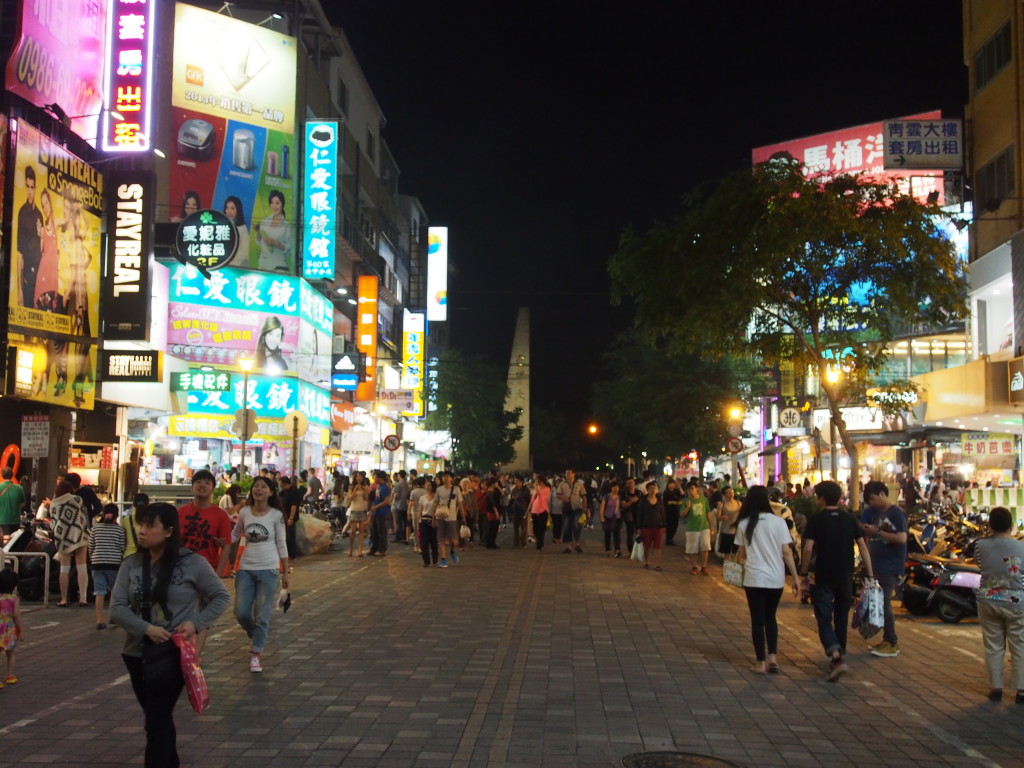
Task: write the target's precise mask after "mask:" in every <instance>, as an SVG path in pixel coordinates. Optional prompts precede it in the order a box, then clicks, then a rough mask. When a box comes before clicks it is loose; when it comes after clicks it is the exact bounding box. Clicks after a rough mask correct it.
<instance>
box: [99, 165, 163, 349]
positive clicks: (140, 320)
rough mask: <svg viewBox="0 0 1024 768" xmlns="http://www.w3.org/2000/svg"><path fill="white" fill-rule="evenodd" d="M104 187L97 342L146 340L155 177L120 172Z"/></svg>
mask: <svg viewBox="0 0 1024 768" xmlns="http://www.w3.org/2000/svg"><path fill="white" fill-rule="evenodd" d="M108 182H109V189H110V192H111V194H108V195H107V233H108V235H109V236H110V237H109V243H108V247H107V265H106V269H105V270H104V275H103V338H104V339H107V340H116V341H146V340H147V339H149V307H150V304H151V298H150V295H149V257H150V254H151V253H152V251H153V221H154V211H155V210H156V177H155V176H154V174H153V173H152V172H150V171H120V172H117V173H115V174H112V175H111V176H110V177H109V178H108Z"/></svg>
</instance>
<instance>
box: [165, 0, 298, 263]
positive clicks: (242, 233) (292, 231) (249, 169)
mask: <svg viewBox="0 0 1024 768" xmlns="http://www.w3.org/2000/svg"><path fill="white" fill-rule="evenodd" d="M296 51H297V45H296V41H295V38H293V37H290V36H288V35H282V34H280V33H279V32H275V31H274V30H272V29H267V28H266V27H259V26H256V25H254V24H249V23H246V22H244V21H240V20H238V19H234V18H231V17H230V16H227V15H224V14H218V13H213V12H211V11H205V10H202V9H200V8H196V7H194V6H191V5H185V4H183V3H178V4H177V5H176V7H175V24H174V62H173V68H172V78H171V93H172V96H171V105H172V109H171V125H172V129H173V131H174V134H173V136H174V140H173V143H172V146H171V153H170V160H171V173H170V196H169V199H170V201H171V203H170V210H169V212H168V216H167V218H168V220H170V221H180V220H181V219H183V218H184V217H185V216H187V215H188V214H189V213H192V212H193V211H196V210H202V209H216V210H219V211H223V212H224V213H225V214H226V215H227V216H228V217H230V218H231V219H232V220H233V221H234V222H235V226H236V227H237V229H238V233H239V237H240V243H239V248H238V251H237V253H236V255H235V257H234V259H233V260H232V262H231V266H234V267H240V268H243V269H259V270H262V271H264V272H275V273H278V274H287V275H293V274H295V255H296V250H297V247H298V238H299V227H298V225H297V223H298V220H299V219H298V205H299V201H298V199H297V196H296V195H297V186H296V173H295V168H296V166H297V165H298V158H297V157H296V156H295V152H296V149H297V147H298V144H297V142H296V136H295V78H296Z"/></svg>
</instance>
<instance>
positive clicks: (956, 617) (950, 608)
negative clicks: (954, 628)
mask: <svg viewBox="0 0 1024 768" xmlns="http://www.w3.org/2000/svg"><path fill="white" fill-rule="evenodd" d="M936 613H937V614H938V616H939V620H940V621H942V623H944V624H959V623H960V621H961V620H962V619H963V617H964V612H963V611H961V610H960V609H959V608H957V607H956V606H954V605H950V604H949V603H942V602H940V603H939V606H938V609H937V610H936Z"/></svg>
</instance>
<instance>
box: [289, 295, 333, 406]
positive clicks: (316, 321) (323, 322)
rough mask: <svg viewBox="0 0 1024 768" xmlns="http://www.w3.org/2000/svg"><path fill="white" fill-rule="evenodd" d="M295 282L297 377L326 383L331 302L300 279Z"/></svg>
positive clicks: (329, 356) (327, 382)
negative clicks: (297, 316) (297, 330)
mask: <svg viewBox="0 0 1024 768" xmlns="http://www.w3.org/2000/svg"><path fill="white" fill-rule="evenodd" d="M296 282H297V283H298V284H299V289H300V290H299V321H300V322H299V357H298V364H297V366H296V369H297V370H298V373H299V378H301V379H306V380H307V381H311V382H313V383H314V384H318V385H320V386H323V387H326V386H329V381H330V376H331V326H332V324H333V321H334V306H333V305H332V304H331V302H330V300H329V299H327V297H326V296H324V295H323V294H321V293H319V292H318V291H315V290H313V288H312V286H310V285H309V283H307V282H305V281H304V280H296Z"/></svg>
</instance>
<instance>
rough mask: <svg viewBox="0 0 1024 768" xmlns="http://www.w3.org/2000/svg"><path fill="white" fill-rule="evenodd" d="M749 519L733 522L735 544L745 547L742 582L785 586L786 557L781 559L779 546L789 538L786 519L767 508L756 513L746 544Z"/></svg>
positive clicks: (763, 585) (785, 543)
mask: <svg viewBox="0 0 1024 768" xmlns="http://www.w3.org/2000/svg"><path fill="white" fill-rule="evenodd" d="M749 522H750V520H749V519H746V520H741V521H740V523H739V524H738V525H737V526H736V544H737V545H738V546H741V547H746V550H747V566H746V569H745V570H744V572H743V586H744V587H761V588H762V589H779V588H781V587H784V586H786V561H785V560H783V559H782V548H783V547H788V546H789V543H790V542H791V541H792V538H791V537H790V535H789V528H788V527H786V521H785V520H783V519H782V518H781V517H777V516H775V515H771V514H768V513H767V512H762V513H760V515H759V517H758V519H757V527H756V528H755V529H754V540H753V541H752V542H750V543H749V544H748V543H747V525H748V524H749Z"/></svg>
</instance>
